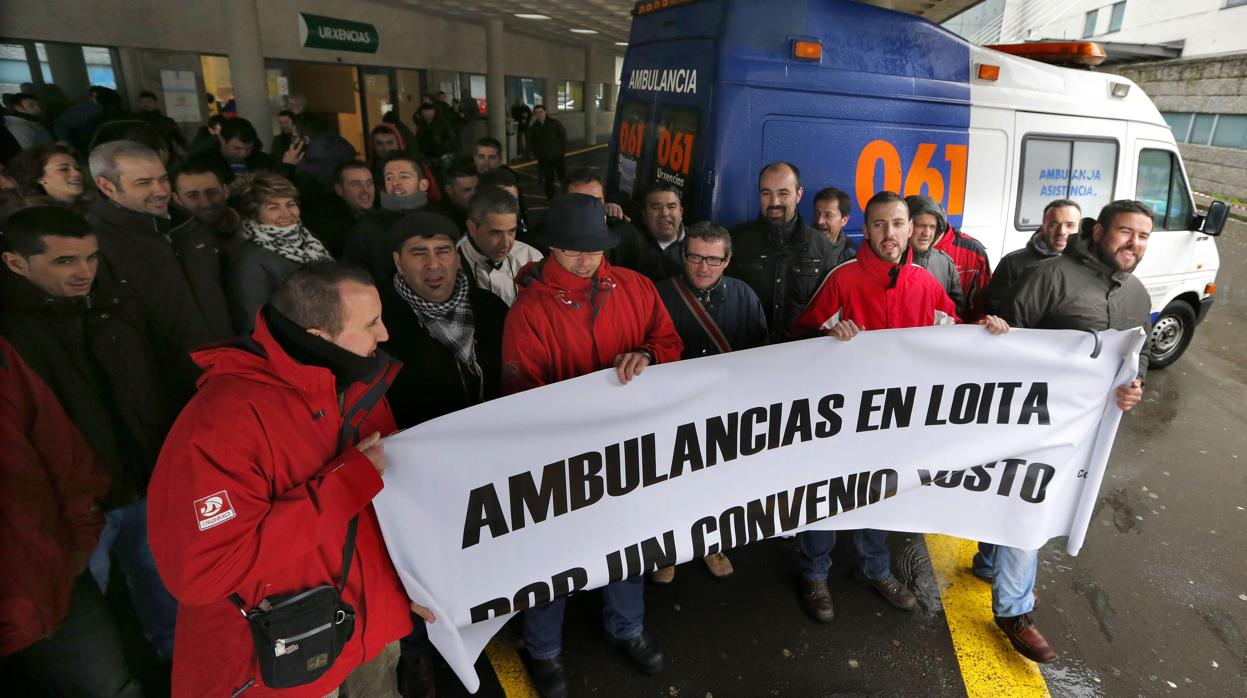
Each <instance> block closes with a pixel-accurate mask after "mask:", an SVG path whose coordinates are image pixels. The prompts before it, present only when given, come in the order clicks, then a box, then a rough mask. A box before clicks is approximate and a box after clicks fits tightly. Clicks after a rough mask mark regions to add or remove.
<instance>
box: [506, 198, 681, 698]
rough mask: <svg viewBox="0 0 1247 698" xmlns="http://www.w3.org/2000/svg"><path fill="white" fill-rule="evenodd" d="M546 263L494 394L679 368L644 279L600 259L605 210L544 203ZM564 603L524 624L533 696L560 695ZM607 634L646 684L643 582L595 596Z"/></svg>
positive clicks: (529, 284) (529, 278)
mask: <svg viewBox="0 0 1247 698" xmlns="http://www.w3.org/2000/svg"><path fill="white" fill-rule="evenodd" d="M547 233H548V236H549V243H550V248H551V249H550V256H549V257H547V258H545V259H543V260H541V261H539V262H533V263H531V264H529V265H528V266H526V267H524V268H523V269H521V270H520V272H519V275H518V276H517V277H516V284H517V286H518V287H519V294H518V296H517V297H516V300H515V304H514V305H512V306H511V311H510V313H508V315H507V321H506V326H505V329H504V330H503V337H502V360H503V370H502V391H503V393H505V394H510V393H517V392H520V391H523V390H528V389H530V388H536V387H540V386H543V385H546V384H549V383H554V382H557V381H561V380H567V379H569V378H575V377H577V376H582V375H585V374H587V373H592V372H595V371H599V370H602V369H604V368H610V367H612V366H613V367H614V368H615V372H616V375H617V377H618V379H619V382H620V383H621V384H622V383H628V382H629V381H630V380H632V379H633V378H635V377H637V376H639V375H640V374H641V372H642V371H643V370H644V369H645V367H646V366H649V365H651V364H655V363H666V362H668V361H677V360H679V358H680V353H681V351H683V348H684V345H683V342H681V341H680V335H679V334H677V333H676V330H675V327H674V326H673V325H672V323H671V318H670V316H668V314H667V310H666V307H665V306H664V305H663V302H662V300H661V299H660V298H659V297H658V292H657V291H656V290H655V289H654V284H653V282H651V281H650V280H649V279H647V278H645V277H644V276H642V275H640V274H638V273H636V272H633V271H630V270H628V269H622V268H618V267H612V266H611V265H610V263H608V262H606V261H605V260H604V259H603V255H604V253H605V251H606V250H609V249H611V248H613V247H614V246H616V245H618V244H619V235H618V234H617V233H615V232H613V231H612V230H610V228H608V227H607V225H606V211H605V207H604V205H603V203H602V202H601V201H600V200H598V199H597V198H595V197H592V196H589V195H587V194H565V195H563V196H559V197H556V198H555V199H554V200H553V201H552V202H551V203H550V210H549V214H548V223H547ZM566 601H567V600H566V598H560V599H557V600H555V601H553V602H551V603H548V604H543V605H540V606H534V607H532V608H529V609H528V610H527V611H525V614H524V644H525V646H526V648H527V650H528V653H529V656H530V658H531V660H532V661H531V664H530V670H531V672H530V673H531V675H532V678H533V682H534V683H535V684H536V685H537V690H538V692H540V693H541V695H542V696H544V697H545V698H556V697H561V696H565V695H567V673H566V671H565V669H564V668H563V661H562V657H561V652H562V634H563V610H564V607H565V605H566ZM603 602H604V603H605V605H606V608H605V613H604V614H603V615H604V621H605V625H606V632H607V633H608V634H609V635H610V636H611V638H612V640H613V642H614V643H615V644H616V645H617V646H619V647H620V649H621V650H622V651H623V652H624V654H626V655H627V656H628V658H629V659H630V660H631V661H632V663H633V664H634V665H636V667H637V668H638V669H640V670H641V671H642V672H644V673H646V674H655V673H657V672H659V671H661V670H662V667H663V655H662V652H661V651H660V650H659V649H658V647H657V646H656V645H655V644H654V640H653V638H652V637H650V635H649V633H647V632H645V630H644V626H643V620H644V615H645V599H644V586H643V577H641V576H637V577H633V578H631V579H626V580H624V581H622V582H615V583H613V584H609V585H607V586H606V587H605V588H604V589H603Z"/></svg>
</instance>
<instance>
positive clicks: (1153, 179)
mask: <svg viewBox="0 0 1247 698" xmlns="http://www.w3.org/2000/svg"><path fill="white" fill-rule="evenodd" d="M1134 196H1135V198H1136V199H1138V200H1139V201H1142V202H1143V203H1145V204H1147V205H1148V206H1150V207H1151V208H1152V212H1153V215H1152V225H1153V226H1155V229H1156V230H1185V229H1186V228H1187V227H1188V226H1189V225H1190V223H1191V210H1192V208H1193V207H1192V206H1191V195H1190V192H1189V190H1188V189H1187V188H1186V178H1185V177H1184V176H1183V175H1182V166H1181V165H1180V164H1179V163H1178V156H1177V155H1176V154H1175V153H1172V152H1170V151H1168V150H1156V149H1152V148H1145V149H1144V150H1143V152H1141V153H1139V178H1138V180H1137V181H1136V182H1135V192H1134Z"/></svg>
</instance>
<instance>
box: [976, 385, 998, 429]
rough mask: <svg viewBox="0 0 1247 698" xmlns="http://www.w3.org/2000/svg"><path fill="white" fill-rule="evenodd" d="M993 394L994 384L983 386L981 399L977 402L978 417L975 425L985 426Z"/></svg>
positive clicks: (994, 392)
mask: <svg viewBox="0 0 1247 698" xmlns="http://www.w3.org/2000/svg"><path fill="white" fill-rule="evenodd" d="M995 394H996V384H995V383H984V384H983V399H981V400H979V415H978V418H977V419H975V420H974V421H975V423H976V424H987V420H988V418H989V417H990V416H991V411H992V397H994V396H995Z"/></svg>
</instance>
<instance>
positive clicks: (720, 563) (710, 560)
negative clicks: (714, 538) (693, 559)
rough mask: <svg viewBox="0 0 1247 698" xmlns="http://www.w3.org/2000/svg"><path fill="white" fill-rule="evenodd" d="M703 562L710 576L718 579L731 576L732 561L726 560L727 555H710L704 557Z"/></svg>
mask: <svg viewBox="0 0 1247 698" xmlns="http://www.w3.org/2000/svg"><path fill="white" fill-rule="evenodd" d="M705 560H706V567H708V568H709V569H710V574H713V575H714V576H716V577H718V578H720V579H722V578H723V577H730V576H732V561H731V560H729V559H727V555H724V554H723V553H711V554H709V555H707V556H706V557H705Z"/></svg>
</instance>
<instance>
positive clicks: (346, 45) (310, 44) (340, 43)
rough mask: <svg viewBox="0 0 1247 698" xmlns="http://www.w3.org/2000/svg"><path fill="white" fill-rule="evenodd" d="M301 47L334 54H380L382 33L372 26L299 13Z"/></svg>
mask: <svg viewBox="0 0 1247 698" xmlns="http://www.w3.org/2000/svg"><path fill="white" fill-rule="evenodd" d="M299 45H300V46H303V47H304V48H323V49H327V50H330V51H354V52H356V53H376V52H377V49H378V48H379V47H380V46H381V33H380V32H378V31H377V28H376V27H375V26H373V25H371V24H365V23H363V22H352V21H350V20H346V19H336V18H334V17H324V16H322V15H311V14H308V13H306V12H300V13H299Z"/></svg>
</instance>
